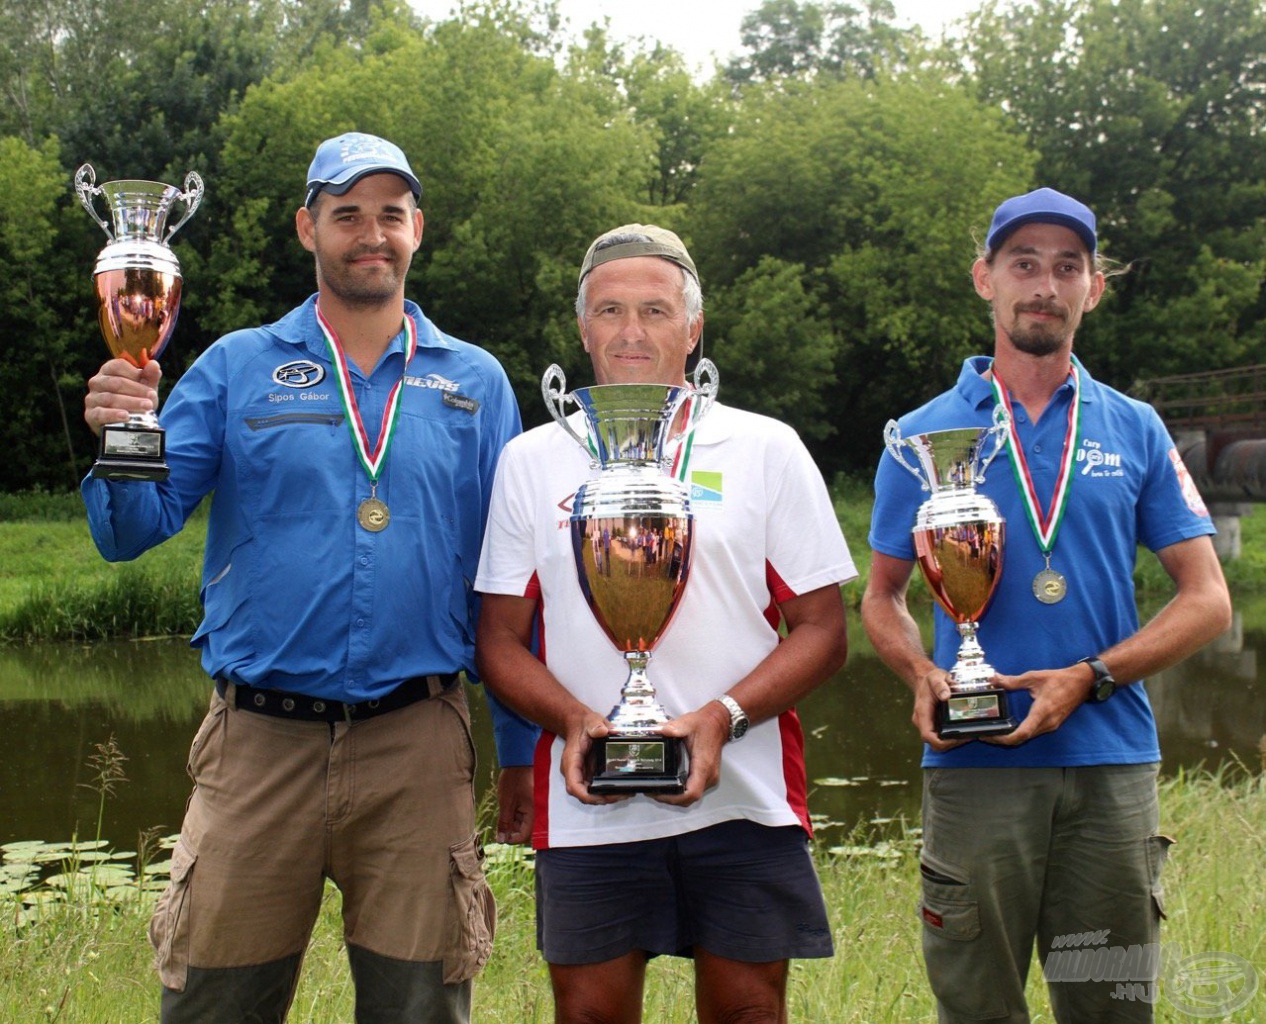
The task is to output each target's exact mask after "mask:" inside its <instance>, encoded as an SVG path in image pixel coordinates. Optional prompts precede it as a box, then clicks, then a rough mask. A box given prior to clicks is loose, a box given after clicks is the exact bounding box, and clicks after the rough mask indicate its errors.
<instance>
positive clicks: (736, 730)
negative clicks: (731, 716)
mask: <svg viewBox="0 0 1266 1024" xmlns="http://www.w3.org/2000/svg"><path fill="white" fill-rule="evenodd" d="M749 724H750V723H749V722H748V720H747V716H746V715H744V716H743V717H742V718H740V719H739V720H738V721H737V722H731V723H730V739H733V740H739V739H742V738H743V737H744V736H746V735H747V727H748V725H749Z"/></svg>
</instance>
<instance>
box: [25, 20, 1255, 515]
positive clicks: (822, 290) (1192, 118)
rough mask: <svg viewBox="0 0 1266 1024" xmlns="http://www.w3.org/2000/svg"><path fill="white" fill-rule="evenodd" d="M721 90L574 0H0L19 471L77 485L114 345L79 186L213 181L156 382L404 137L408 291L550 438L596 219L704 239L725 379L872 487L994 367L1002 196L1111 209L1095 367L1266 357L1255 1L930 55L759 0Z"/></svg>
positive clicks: (285, 261) (999, 36) (888, 32)
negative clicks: (990, 301)
mask: <svg viewBox="0 0 1266 1024" xmlns="http://www.w3.org/2000/svg"><path fill="white" fill-rule="evenodd" d="M742 31H743V36H742V38H743V47H742V50H741V52H740V53H739V54H738V55H737V56H736V57H735V58H734V59H733V60H732V61H730V62H729V63H728V64H727V65H725V66H723V67H717V68H714V69H713V71H712V73H711V74H710V75H703V74H701V73H699V72H698V71H694V70H692V69H691V68H689V67H688V66H687V65H686V62H685V60H684V59H683V58H682V57H681V56H680V55H679V54H677V53H675V52H674V51H672V50H671V49H668V48H666V47H664V46H663V45H662V44H659V43H657V42H655V41H654V40H621V39H614V38H612V36H611V33H610V28H609V26H607V25H593V26H589V27H588V28H587V29H586V30H585V31H584V32H583V35H582V37H581V38H580V39H579V40H576V39H574V38H572V37H570V36H569V35H567V34H566V32H565V27H564V25H563V23H562V19H561V17H560V14H559V10H558V6H557V3H556V0H468V2H465V3H462V4H461V5H460V6H459V8H458V11H457V13H456V14H455V15H453V16H451V17H449V18H446V19H443V20H439V21H435V22H426V21H422V20H421V19H420V18H418V16H417V15H416V14H414V13H413V11H412V9H411V8H410V7H409V6H408V5H407V3H406V2H405V0H217V2H215V3H206V2H204V0H145V2H143V3H142V2H141V0H91V2H89V0H38V2H37V0H9V2H8V3H6V4H5V5H4V6H3V7H0V292H2V293H3V294H0V329H2V330H3V331H4V338H5V351H6V355H7V358H6V359H4V360H3V361H0V383H2V384H3V387H4V389H5V396H6V416H5V417H4V418H3V419H2V420H0V444H3V445H4V448H5V451H6V454H8V456H9V458H7V459H6V460H5V461H4V463H0V490H13V489H19V488H27V487H31V486H42V487H52V488H61V487H66V486H70V485H71V483H72V482H73V480H74V479H75V478H76V477H77V476H78V475H79V474H81V473H82V472H83V471H84V470H85V469H86V468H87V465H88V463H89V461H90V459H91V455H92V447H93V445H92V439H91V435H89V433H88V431H87V430H86V428H85V427H83V425H82V422H81V418H80V408H81V403H82V394H83V389H84V381H85V379H86V378H87V377H88V376H89V375H90V374H91V373H92V372H93V371H94V369H95V368H96V367H97V366H98V365H99V364H100V363H101V361H102V359H103V358H104V356H105V346H104V343H103V342H102V341H101V339H100V337H99V332H98V329H97V326H96V322H95V319H96V318H95V311H94V309H93V306H92V298H91V286H90V280H89V278H90V273H91V267H92V264H93V260H94V257H95V254H96V253H97V251H98V250H100V248H101V247H102V246H103V245H104V244H105V238H104V236H103V235H102V233H101V231H100V230H99V228H98V227H97V226H96V225H95V224H94V223H93V222H92V221H91V220H90V219H89V218H87V217H86V216H85V215H84V214H83V212H82V211H81V210H80V209H79V208H78V204H77V203H76V202H75V200H74V198H73V196H72V194H71V189H70V182H71V176H72V175H73V173H74V169H75V168H76V167H77V166H78V165H79V164H80V163H82V162H84V161H90V162H92V163H93V164H94V166H95V167H96V169H97V171H98V177H99V180H110V179H111V178H119V177H154V178H158V179H161V180H164V181H168V182H171V183H174V184H179V183H180V182H181V181H183V178H184V175H185V173H186V172H187V171H190V170H197V171H199V172H200V173H201V174H202V175H203V176H204V177H205V178H206V181H207V196H206V199H205V201H204V204H203V208H202V209H201V210H200V211H199V213H198V215H197V216H196V217H195V218H194V219H193V220H192V221H191V222H190V223H189V225H188V226H187V227H186V228H185V229H183V230H182V231H181V233H180V235H179V236H178V237H177V241H176V246H175V248H176V252H177V255H178V256H179V258H180V260H181V263H182V266H183V268H184V274H185V279H186V289H185V299H184V308H183V311H182V313H181V318H180V325H179V327H178V329H177V333H176V336H175V338H174V340H173V343H172V345H171V347H170V348H169V349H168V354H167V356H166V358H165V360H164V362H165V369H166V375H167V379H168V380H174V379H175V378H177V377H178V376H179V374H180V372H181V371H182V369H183V368H184V367H185V366H187V365H188V363H189V362H190V361H191V360H192V359H193V358H195V357H196V355H197V354H198V353H199V352H200V351H202V349H203V348H205V346H206V345H208V344H210V342H211V341H212V340H213V339H214V338H215V337H217V336H219V335H220V334H222V333H224V332H226V331H228V330H231V329H233V328H236V327H239V326H242V325H245V324H250V323H258V322H261V321H267V320H270V319H272V318H274V317H276V316H278V315H280V314H281V313H283V312H284V311H285V310H287V309H289V308H290V307H291V306H293V305H294V304H295V303H297V302H299V301H301V300H302V299H303V298H304V297H305V296H306V295H307V294H308V293H310V292H311V290H312V289H313V273H312V264H311V257H310V255H309V254H307V253H306V252H304V251H303V250H302V248H301V247H300V246H299V245H298V243H297V241H296V240H295V237H294V213H295V210H296V208H297V206H298V205H299V203H300V202H301V201H302V197H303V183H304V177H305V172H306V169H307V166H308V163H309V161H310V160H311V157H312V153H313V151H314V149H315V147H316V145H317V143H319V142H320V141H321V140H322V139H324V138H327V137H329V136H330V135H333V134H337V133H339V132H342V131H346V130H351V129H358V130H362V131H370V132H376V133H379V134H382V135H386V136H388V137H390V138H392V139H393V140H395V141H396V142H398V143H399V144H400V145H401V146H402V147H403V148H404V149H405V151H406V152H407V153H408V154H409V155H410V159H411V161H412V162H413V165H414V167H415V170H417V172H418V174H419V177H420V178H421V179H422V182H423V188H424V195H423V199H422V207H423V211H424V214H425V217H426V234H425V238H424V239H423V247H422V250H421V251H420V252H419V254H418V256H417V258H416V259H415V262H414V268H413V270H412V271H411V274H410V280H409V291H410V294H411V295H412V296H414V297H416V298H417V299H418V300H419V301H420V302H421V303H422V304H423V306H424V308H425V309H426V310H427V312H428V314H430V315H431V316H432V317H433V318H434V319H435V320H436V322H437V323H439V324H440V326H441V327H442V328H444V329H445V330H448V331H449V332H451V333H454V334H456V335H458V336H459V337H465V338H468V339H469V340H471V341H474V342H477V343H480V344H483V345H485V346H487V347H488V348H490V349H491V350H492V351H494V352H495V353H496V354H497V355H498V356H499V357H500V358H501V359H502V361H503V362H504V363H505V365H506V366H507V368H508V370H509V372H510V374H511V377H512V380H513V381H514V383H515V385H516V387H517V388H518V391H519V394H520V397H521V399H522V403H523V410H524V414H525V419H527V421H528V422H536V421H539V420H540V419H541V418H542V417H543V407H542V405H541V403H540V401H539V397H538V392H537V382H538V380H539V374H540V372H541V370H542V369H543V367H544V366H545V365H547V364H548V363H549V362H554V361H557V362H561V363H562V364H563V365H564V367H565V368H566V369H568V371H569V373H571V374H574V376H575V378H576V379H578V380H582V381H583V380H585V379H587V373H588V370H587V367H585V366H584V365H583V360H582V358H581V351H580V347H579V345H578V344H577V341H576V331H575V324H574V322H573V320H572V312H571V307H572V301H573V297H574V291H575V275H576V269H577V264H578V262H579V259H580V256H581V254H582V253H583V251H584V249H585V247H586V246H587V245H588V243H589V241H590V240H591V239H592V238H593V236H594V235H596V234H597V233H598V232H599V231H601V230H604V229H606V228H609V227H612V226H614V225H617V224H620V223H624V222H628V221H655V222H658V223H661V224H664V225H665V226H668V227H671V228H673V229H674V230H677V231H678V232H679V233H681V234H682V235H683V237H684V238H685V239H686V241H687V242H688V243H689V244H690V246H691V248H692V251H693V253H694V255H695V259H696V262H697V263H698V265H699V267H700V269H701V272H702V277H703V283H704V287H705V293H706V295H707V310H708V312H707V330H706V338H707V346H708V354H709V355H710V356H712V357H713V358H714V359H715V360H716V361H717V363H718V365H719V367H720V370H721V378H722V388H723V397H724V398H725V399H726V400H728V401H731V402H734V403H735V404H739V405H743V406H746V407H749V408H752V409H754V410H756V411H760V412H765V413H767V414H770V415H774V416H778V417H780V418H782V419H785V420H787V421H788V422H790V423H792V424H793V425H795V426H796V428H797V429H798V430H800V431H801V433H802V434H803V435H804V436H805V438H806V439H807V440H808V441H809V442H810V445H811V447H812V449H813V450H814V453H815V455H816V456H817V457H818V459H819V461H820V462H821V463H822V464H823V465H824V467H825V468H826V469H827V470H828V471H831V470H835V469H847V470H854V471H856V470H866V469H869V468H870V467H871V466H872V465H873V463H874V459H875V457H876V455H877V452H878V450H879V437H880V434H879V432H880V429H881V428H882V424H883V422H884V421H885V420H886V419H887V418H888V417H890V416H893V415H896V414H898V413H900V412H902V411H904V410H905V409H907V408H909V407H911V406H912V405H915V404H917V403H918V402H920V401H922V400H924V399H925V398H926V397H928V396H929V395H930V394H932V393H934V392H935V391H937V390H939V389H940V388H942V387H944V386H945V385H946V384H948V382H949V381H950V380H951V379H952V378H953V376H954V374H955V373H956V370H957V366H958V364H959V361H960V360H961V359H962V357H963V356H964V355H966V354H968V353H970V352H973V351H978V350H982V349H983V350H987V348H988V346H989V338H990V334H989V326H988V319H987V308H986V307H985V306H984V304H983V303H981V302H980V300H979V299H978V298H977V297H976V296H975V294H974V292H973V291H972V288H971V285H970V281H969V279H968V276H967V270H968V267H969V265H970V262H971V258H972V255H973V240H974V239H979V238H981V237H982V236H983V233H984V230H985V227H986V223H987V220H988V217H989V214H990V212H991V210H992V208H993V206H994V205H995V204H996V203H997V202H998V201H999V200H1001V199H1003V198H1005V197H1006V196H1008V195H1012V194H1015V193H1018V192H1021V191H1024V190H1027V189H1029V188H1032V187H1035V186H1037V185H1039V184H1042V185H1051V186H1054V187H1056V188H1061V189H1063V190H1065V191H1068V192H1071V193H1073V194H1074V195H1077V196H1079V197H1081V198H1083V199H1085V200H1086V201H1087V202H1088V203H1090V205H1091V206H1092V207H1093V208H1094V209H1095V210H1096V211H1097V213H1098V215H1099V222H1100V235H1101V239H1102V246H1103V250H1104V251H1105V253H1106V254H1107V255H1109V256H1111V257H1113V258H1115V259H1117V260H1119V261H1121V262H1123V263H1127V264H1129V265H1130V266H1131V269H1130V272H1129V273H1128V274H1126V275H1124V276H1123V277H1120V278H1118V279H1116V281H1115V282H1114V284H1113V286H1112V288H1111V290H1110V294H1109V297H1108V299H1107V301H1106V302H1105V303H1104V304H1103V305H1102V306H1101V307H1100V308H1099V309H1098V310H1096V311H1095V312H1094V313H1093V314H1092V315H1091V316H1090V317H1088V318H1087V319H1086V321H1085V323H1084V324H1083V326H1082V328H1081V331H1080V332H1079V336H1078V345H1079V351H1080V352H1081V353H1082V354H1083V356H1084V357H1085V358H1086V361H1087V364H1088V365H1089V366H1090V367H1091V369H1092V370H1093V372H1094V373H1095V374H1096V376H1097V377H1099V378H1101V379H1104V380H1106V381H1108V382H1109V383H1112V384H1115V385H1117V386H1125V387H1128V386H1129V385H1130V384H1131V383H1132V382H1133V381H1134V379H1135V378H1136V377H1142V376H1147V375H1156V374H1163V373H1172V372H1182V371H1191V370H1197V369H1215V368H1224V367H1231V366H1236V365H1242V364H1245V363H1249V362H1261V361H1266V351H1264V349H1266V337H1264V336H1266V296H1263V293H1262V281H1263V276H1264V275H1266V264H1264V263H1263V260H1264V259H1266V255H1264V254H1266V132H1264V131H1263V123H1262V118H1263V105H1262V101H1263V96H1264V94H1266V11H1264V10H1263V7H1262V4H1261V0H1226V2H1224V3H1221V4H1218V5H1215V6H1210V5H1208V4H1205V3H1203V2H1202V0H986V2H985V3H984V5H983V6H982V7H981V8H980V9H979V10H977V11H976V12H975V13H974V14H973V15H972V16H971V18H970V19H969V22H968V25H967V30H966V31H965V32H964V34H963V36H962V37H961V38H956V37H950V38H948V39H946V40H942V41H941V43H940V45H939V46H938V47H937V48H936V49H932V48H931V47H930V45H929V44H928V43H927V41H926V40H924V38H923V37H922V35H921V34H920V33H919V31H918V30H916V29H904V28H901V27H900V26H899V25H898V24H897V23H896V20H895V13H894V9H893V6H892V4H891V3H890V2H889V0H853V2H842V0H826V2H823V0H762V2H759V3H757V2H756V0H753V9H752V10H751V12H750V14H749V15H748V16H747V17H746V19H745V20H744V22H743V29H742Z"/></svg>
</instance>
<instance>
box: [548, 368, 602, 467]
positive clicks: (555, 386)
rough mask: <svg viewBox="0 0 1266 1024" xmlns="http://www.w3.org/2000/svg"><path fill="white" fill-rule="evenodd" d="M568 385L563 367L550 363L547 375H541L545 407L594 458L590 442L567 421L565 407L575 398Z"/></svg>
mask: <svg viewBox="0 0 1266 1024" xmlns="http://www.w3.org/2000/svg"><path fill="white" fill-rule="evenodd" d="M566 387H567V377H566V376H565V375H564V373H563V368H562V367H561V366H559V365H558V364H557V363H550V365H549V367H548V368H547V369H546V370H545V375H544V376H543V377H541V397H542V398H544V399H545V407H546V408H547V409H549V414H550V415H551V416H553V417H554V422H556V423H557V424H558V425H559V426H560V427H562V428H563V429H564V430H565V431H567V433H569V434H570V435H571V436H572V439H573V440H574V441H575V442H576V443H577V444H578V445H580V447H581V448H583V449H584V450H585V454H586V455H588V456H589V457H590V458H591V459H592V458H593V450H592V449H591V448H590V447H589V442H588V441H586V440H585V439H584V438H583V437H581V436H580V435H579V434H578V433H576V431H575V430H574V429H573V428H572V425H571V424H570V423H568V422H567V413H566V412H565V411H564V408H565V406H566V403H567V402H570V401H574V399H572V397H571V395H569V394H568V393H567V391H566Z"/></svg>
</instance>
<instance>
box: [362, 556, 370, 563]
mask: <svg viewBox="0 0 1266 1024" xmlns="http://www.w3.org/2000/svg"><path fill="white" fill-rule="evenodd" d="M360 564H361V565H368V564H369V556H368V555H361V556H360Z"/></svg>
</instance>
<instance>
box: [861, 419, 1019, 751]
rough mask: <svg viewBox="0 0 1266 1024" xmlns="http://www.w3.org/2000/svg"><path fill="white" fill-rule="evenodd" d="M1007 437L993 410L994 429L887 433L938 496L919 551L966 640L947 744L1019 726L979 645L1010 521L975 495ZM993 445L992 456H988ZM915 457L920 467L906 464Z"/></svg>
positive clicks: (920, 522)
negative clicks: (980, 624) (980, 625)
mask: <svg viewBox="0 0 1266 1024" xmlns="http://www.w3.org/2000/svg"><path fill="white" fill-rule="evenodd" d="M1006 438H1007V413H1006V410H1005V409H1004V408H1003V407H1002V406H997V407H996V408H995V409H994V419H993V426H991V427H967V428H964V429H961V430H933V431H929V432H928V433H926V434H915V435H913V436H911V437H902V436H901V431H900V430H899V429H898V427H897V422H896V421H895V420H889V421H888V425H887V426H886V427H885V428H884V444H885V445H886V446H887V448H888V452H889V454H891V455H892V457H893V458H894V459H896V460H897V462H898V463H899V464H900V465H902V466H904V467H905V468H906V469H907V470H909V471H910V472H911V473H913V474H914V475H915V476H916V477H918V479H919V482H920V483H921V484H922V485H923V489H924V490H925V491H931V492H932V496H931V497H930V498H928V499H927V501H925V502H924V503H923V504H922V505H920V506H919V511H918V513H917V514H916V516H915V521H914V529H913V534H914V550H915V553H916V555H917V557H918V560H919V568H920V569H921V570H922V571H923V577H924V579H926V580H927V583H928V587H929V588H930V589H931V591H932V594H933V596H934V597H935V598H936V600H937V602H938V603H939V604H940V606H941V607H942V608H943V609H945V614H946V615H948V616H949V617H950V618H951V619H953V620H954V622H955V623H957V626H958V634H959V637H960V638H961V642H960V644H959V648H958V659H957V660H956V661H955V662H954V667H953V668H952V669H951V670H950V689H951V690H952V691H953V692H952V694H951V695H950V697H949V698H948V699H947V700H945V701H943V702H941V703H940V704H939V705H938V707H937V716H936V732H937V735H939V736H940V737H942V738H943V739H972V738H976V737H981V736H995V735H1001V734H1003V733H1008V732H1011V731H1012V730H1013V729H1014V728H1015V727H1016V720H1015V718H1014V717H1012V715H1011V714H1010V713H1009V711H1008V708H1007V691H1006V690H1004V689H1002V688H1001V687H998V686H994V685H992V684H991V683H990V680H991V679H992V678H993V676H994V674H995V670H994V668H993V666H992V665H990V664H989V662H988V661H986V660H985V653H984V651H983V650H982V649H981V646H980V642H979V641H978V640H977V639H976V631H977V627H976V623H977V622H978V621H979V620H980V617H981V616H982V615H984V613H985V609H987V608H988V607H989V602H990V600H991V599H992V598H993V593H994V590H995V589H996V588H997V586H998V580H999V579H1001V576H1002V550H1003V542H1004V539H1005V535H1006V521H1005V520H1004V519H1003V518H1002V515H1001V514H1000V513H999V512H998V506H997V505H995V504H994V503H993V502H992V501H991V500H990V499H989V498H988V497H987V496H986V495H984V494H981V493H980V492H978V491H977V490H976V485H977V484H981V483H984V481H985V470H986V469H987V468H988V467H989V463H991V462H992V461H993V460H994V457H995V456H996V455H997V454H998V452H999V451H1001V450H1002V446H1003V445H1004V444H1005V443H1006ZM991 442H992V445H993V447H992V450H991V451H989V452H988V454H987V455H986V454H985V450H986V449H987V448H988V447H989V445H990V443H991ZM906 452H910V453H912V454H913V456H914V458H915V460H916V461H917V463H918V468H915V466H912V465H911V464H910V463H909V462H907V461H906V459H905V453H906Z"/></svg>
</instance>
